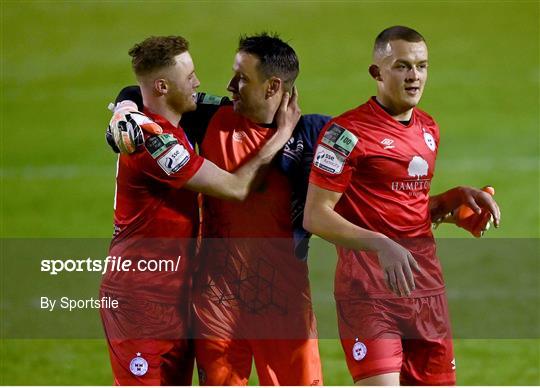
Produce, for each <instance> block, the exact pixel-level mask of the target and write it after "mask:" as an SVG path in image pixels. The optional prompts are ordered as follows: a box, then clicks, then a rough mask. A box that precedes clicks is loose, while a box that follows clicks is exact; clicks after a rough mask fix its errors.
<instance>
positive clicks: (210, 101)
mask: <svg viewBox="0 0 540 388" xmlns="http://www.w3.org/2000/svg"><path fill="white" fill-rule="evenodd" d="M222 99H223V97H219V96H212V95H211V94H205V95H204V97H203V100H202V103H203V104H207V105H220V104H221V100H222Z"/></svg>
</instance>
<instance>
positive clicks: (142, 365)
mask: <svg viewBox="0 0 540 388" xmlns="http://www.w3.org/2000/svg"><path fill="white" fill-rule="evenodd" d="M129 370H130V371H131V373H133V374H134V375H135V376H144V375H145V374H146V372H148V361H146V360H145V359H144V358H142V357H141V353H137V357H135V358H133V359H132V360H131V362H130V363H129Z"/></svg>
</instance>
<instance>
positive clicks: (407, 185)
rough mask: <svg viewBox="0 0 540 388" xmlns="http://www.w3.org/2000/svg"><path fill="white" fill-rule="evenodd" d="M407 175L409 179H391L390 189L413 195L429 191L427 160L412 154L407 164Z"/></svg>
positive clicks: (429, 179) (429, 181)
mask: <svg viewBox="0 0 540 388" xmlns="http://www.w3.org/2000/svg"><path fill="white" fill-rule="evenodd" d="M407 175H408V176H409V177H410V178H411V179H404V180H395V181H392V184H391V188H392V191H400V192H407V194H409V195H410V196H413V197H416V196H418V195H420V194H421V193H427V192H428V191H429V188H430V187H431V178H429V164H428V162H427V160H425V159H424V158H422V157H421V156H419V155H415V156H413V157H412V158H411V160H410V161H409V164H408V166H407Z"/></svg>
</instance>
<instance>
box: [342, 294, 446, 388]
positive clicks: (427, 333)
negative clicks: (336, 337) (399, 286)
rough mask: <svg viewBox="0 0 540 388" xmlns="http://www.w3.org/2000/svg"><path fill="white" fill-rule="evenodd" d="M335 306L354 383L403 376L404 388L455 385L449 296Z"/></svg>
mask: <svg viewBox="0 0 540 388" xmlns="http://www.w3.org/2000/svg"><path fill="white" fill-rule="evenodd" d="M337 306H338V324H339V333H340V337H341V344H342V346H343V350H344V352H345V358H346V360H347V366H348V368H349V372H350V373H351V376H352V378H353V380H354V381H358V380H361V379H365V378H368V377H372V376H377V375H381V374H385V373H395V372H399V373H400V380H401V383H402V384H403V385H455V383H456V375H455V360H454V351H453V346H452V339H451V329H450V322H449V317H448V306H447V301H446V295H444V294H440V295H435V296H429V297H423V298H399V299H363V300H358V299H356V300H340V301H338V302H337Z"/></svg>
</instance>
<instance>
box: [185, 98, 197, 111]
mask: <svg viewBox="0 0 540 388" xmlns="http://www.w3.org/2000/svg"><path fill="white" fill-rule="evenodd" d="M195 109H197V103H196V102H195V101H194V100H193V99H192V98H190V99H189V100H187V101H186V103H185V109H184V112H193V111H194V110H195Z"/></svg>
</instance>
